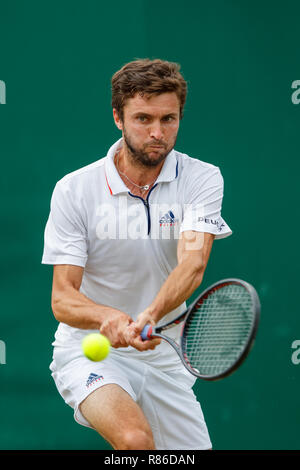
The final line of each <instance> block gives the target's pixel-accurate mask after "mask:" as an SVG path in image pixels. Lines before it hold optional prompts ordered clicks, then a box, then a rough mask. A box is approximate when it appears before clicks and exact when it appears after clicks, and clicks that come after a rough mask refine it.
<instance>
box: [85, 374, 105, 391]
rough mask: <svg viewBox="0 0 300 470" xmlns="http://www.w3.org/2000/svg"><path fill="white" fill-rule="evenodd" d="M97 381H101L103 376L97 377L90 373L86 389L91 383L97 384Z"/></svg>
mask: <svg viewBox="0 0 300 470" xmlns="http://www.w3.org/2000/svg"><path fill="white" fill-rule="evenodd" d="M99 380H103V375H97V374H94V373H91V374H90V375H89V378H88V379H87V382H86V387H87V388H88V387H90V386H91V385H92V384H93V383H95V382H99Z"/></svg>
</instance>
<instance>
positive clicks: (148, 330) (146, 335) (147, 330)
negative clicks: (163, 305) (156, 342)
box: [141, 325, 152, 341]
mask: <svg viewBox="0 0 300 470" xmlns="http://www.w3.org/2000/svg"><path fill="white" fill-rule="evenodd" d="M151 335H152V325H145V326H144V328H143V329H142V332H141V337H142V340H144V341H146V340H147V339H150V338H151Z"/></svg>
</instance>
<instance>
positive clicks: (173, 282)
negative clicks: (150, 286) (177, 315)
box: [149, 260, 204, 323]
mask: <svg viewBox="0 0 300 470" xmlns="http://www.w3.org/2000/svg"><path fill="white" fill-rule="evenodd" d="M203 274H204V267H203V266H198V265H193V264H191V262H190V260H185V261H183V262H182V263H181V264H179V265H177V267H176V268H175V269H174V270H173V271H172V272H171V274H170V275H169V277H168V278H167V279H166V281H165V282H164V284H163V285H162V287H161V289H160V291H159V293H158V294H157V296H156V297H155V299H154V301H153V302H152V303H151V305H150V306H149V313H150V314H151V316H152V318H153V319H154V321H155V322H156V323H157V322H158V321H159V320H160V319H161V318H162V317H163V316H164V315H166V314H167V313H169V312H171V311H172V310H174V309H175V308H177V307H179V305H181V304H182V303H183V302H185V301H186V300H187V299H188V298H189V297H190V296H191V295H192V294H193V292H194V291H195V290H196V289H197V287H199V286H200V284H201V282H202V279H203Z"/></svg>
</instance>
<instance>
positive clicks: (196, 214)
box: [180, 166, 232, 239]
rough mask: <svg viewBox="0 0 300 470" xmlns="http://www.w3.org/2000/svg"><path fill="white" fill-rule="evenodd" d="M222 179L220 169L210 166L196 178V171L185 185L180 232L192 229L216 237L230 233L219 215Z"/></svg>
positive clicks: (222, 189)
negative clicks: (203, 173)
mask: <svg viewBox="0 0 300 470" xmlns="http://www.w3.org/2000/svg"><path fill="white" fill-rule="evenodd" d="M223 191H224V181H223V177H222V174H221V172H220V169H219V168H218V167H215V166H210V167H209V168H208V170H207V171H206V172H205V175H200V174H199V177H198V178H197V172H195V173H194V174H193V176H192V181H191V182H190V184H188V185H187V187H186V193H185V201H184V208H183V220H182V223H181V227H180V232H184V231H187V230H194V231H196V232H208V233H212V234H214V235H215V238H216V239H220V238H225V237H228V236H229V235H231V234H232V231H231V229H230V228H229V226H228V225H227V223H226V222H225V220H224V219H223V218H222V216H221V209H222V201H223Z"/></svg>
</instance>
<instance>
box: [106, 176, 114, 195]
mask: <svg viewBox="0 0 300 470" xmlns="http://www.w3.org/2000/svg"><path fill="white" fill-rule="evenodd" d="M105 179H106V184H107V186H108V189H109V192H110V194H111V195H113V192H112V190H111V187H110V186H109V184H108V181H107V176H106V172H105Z"/></svg>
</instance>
